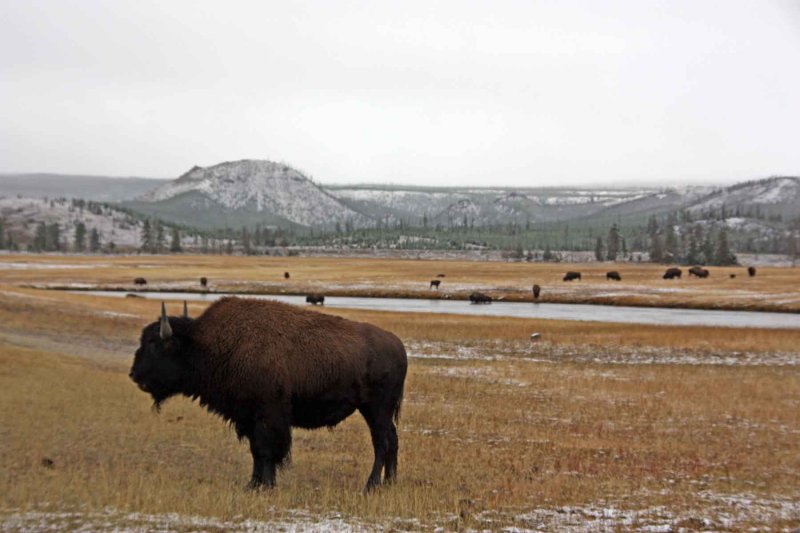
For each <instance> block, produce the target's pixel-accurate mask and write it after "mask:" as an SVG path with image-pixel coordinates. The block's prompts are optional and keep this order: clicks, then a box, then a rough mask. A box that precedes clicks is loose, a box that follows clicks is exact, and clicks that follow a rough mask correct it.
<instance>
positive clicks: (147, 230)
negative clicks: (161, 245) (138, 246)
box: [142, 218, 155, 253]
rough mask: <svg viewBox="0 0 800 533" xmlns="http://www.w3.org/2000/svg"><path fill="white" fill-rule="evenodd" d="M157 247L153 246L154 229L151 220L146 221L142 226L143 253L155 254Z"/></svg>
mask: <svg viewBox="0 0 800 533" xmlns="http://www.w3.org/2000/svg"><path fill="white" fill-rule="evenodd" d="M154 249H155V246H154V245H153V227H152V225H151V224H150V219H149V218H146V219H144V224H142V251H143V252H148V253H153V250H154Z"/></svg>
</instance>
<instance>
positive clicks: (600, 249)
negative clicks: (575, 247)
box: [594, 237, 603, 261]
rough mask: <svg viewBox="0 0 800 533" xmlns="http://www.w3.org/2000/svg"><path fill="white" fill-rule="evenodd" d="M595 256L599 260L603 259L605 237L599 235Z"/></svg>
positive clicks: (595, 245) (595, 244) (595, 246)
mask: <svg viewBox="0 0 800 533" xmlns="http://www.w3.org/2000/svg"><path fill="white" fill-rule="evenodd" d="M594 258H595V259H597V260H598V261H602V260H603V238H602V237H598V238H597V240H596V241H595V243H594Z"/></svg>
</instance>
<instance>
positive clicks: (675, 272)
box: [662, 267, 683, 279]
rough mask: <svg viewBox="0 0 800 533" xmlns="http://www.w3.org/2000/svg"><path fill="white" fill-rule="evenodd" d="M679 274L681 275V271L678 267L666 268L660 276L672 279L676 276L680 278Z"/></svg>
mask: <svg viewBox="0 0 800 533" xmlns="http://www.w3.org/2000/svg"><path fill="white" fill-rule="evenodd" d="M681 275H683V271H682V270H681V269H680V268H674V267H673V268H668V269H667V271H666V272H664V275H663V276H662V277H663V278H664V279H674V278H678V279H681Z"/></svg>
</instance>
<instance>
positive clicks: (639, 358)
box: [406, 340, 800, 366]
mask: <svg viewBox="0 0 800 533" xmlns="http://www.w3.org/2000/svg"><path fill="white" fill-rule="evenodd" d="M406 349H407V350H408V356H409V357H410V358H412V359H444V360H448V359H449V360H457V361H526V362H534V363H542V362H547V363H560V362H583V363H600V364H630V365H647V364H680V365H715V366H797V365H800V353H798V352H766V353H757V352H736V351H720V352H715V351H713V350H711V351H709V350H677V349H672V348H662V347H655V346H642V347H626V346H614V347H606V346H596V345H593V346H562V345H558V344H552V343H547V342H541V343H536V344H535V345H533V344H531V343H529V342H510V341H499V342H491V341H488V342H476V343H473V344H472V345H469V346H465V345H462V344H457V343H452V342H428V341H413V340H412V341H408V342H407V343H406Z"/></svg>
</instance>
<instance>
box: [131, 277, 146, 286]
mask: <svg viewBox="0 0 800 533" xmlns="http://www.w3.org/2000/svg"><path fill="white" fill-rule="evenodd" d="M133 284H134V285H147V280H146V279H144V278H136V279H134V280H133Z"/></svg>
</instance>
